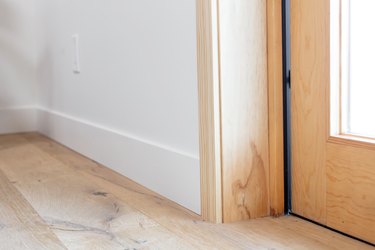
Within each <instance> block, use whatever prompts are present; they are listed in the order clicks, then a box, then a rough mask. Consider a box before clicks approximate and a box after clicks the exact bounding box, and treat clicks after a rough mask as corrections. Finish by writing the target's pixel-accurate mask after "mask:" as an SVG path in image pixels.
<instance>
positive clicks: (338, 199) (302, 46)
mask: <svg viewBox="0 0 375 250" xmlns="http://www.w3.org/2000/svg"><path fill="white" fill-rule="evenodd" d="M329 28H330V1H326V0H317V1H309V0H292V1H291V42H292V44H291V48H292V51H291V53H292V54H291V56H292V62H291V63H292V90H291V93H292V178H293V179H292V211H293V212H294V213H296V214H299V215H302V216H305V217H307V218H310V219H312V220H315V221H318V222H320V223H322V224H325V225H328V226H330V227H332V228H335V229H337V230H340V231H342V232H345V233H348V234H350V235H353V236H355V237H358V238H361V239H363V240H366V241H368V242H372V243H375V149H374V147H373V145H372V146H371V147H370V146H369V145H370V144H369V143H370V142H366V143H364V142H363V140H360V141H357V142H356V141H355V137H352V138H350V137H349V136H347V135H346V136H341V135H339V136H338V137H337V138H335V135H332V136H331V135H330V130H331V129H330V117H329V112H330V102H329V101H330V90H329V88H330V30H329Z"/></svg>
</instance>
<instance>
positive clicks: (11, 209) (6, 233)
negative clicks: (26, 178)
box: [0, 171, 66, 249]
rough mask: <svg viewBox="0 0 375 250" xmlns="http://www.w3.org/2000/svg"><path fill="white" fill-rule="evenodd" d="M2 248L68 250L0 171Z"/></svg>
mask: <svg viewBox="0 0 375 250" xmlns="http://www.w3.org/2000/svg"><path fill="white" fill-rule="evenodd" d="M0 242H1V243H0V248H1V249H66V248H65V246H64V245H63V244H62V243H61V241H60V240H59V239H58V238H57V237H56V235H55V234H54V233H53V231H52V230H51V229H50V228H49V227H48V226H47V225H46V223H45V222H44V221H43V220H42V219H41V218H40V217H39V215H38V214H37V213H36V211H35V210H34V209H33V208H32V207H31V206H30V204H29V203H28V202H27V201H26V199H25V198H24V197H23V196H22V195H21V194H20V193H19V192H18V191H17V189H16V188H15V187H14V186H13V184H12V183H11V182H10V181H9V180H8V178H7V177H6V176H5V175H4V173H3V172H2V171H0Z"/></svg>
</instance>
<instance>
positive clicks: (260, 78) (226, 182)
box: [219, 0, 270, 222]
mask: <svg viewBox="0 0 375 250" xmlns="http://www.w3.org/2000/svg"><path fill="white" fill-rule="evenodd" d="M219 30H220V35H219V37H220V62H221V67H220V72H221V116H222V169H223V170H222V175H223V177H222V178H223V182H222V185H223V217H224V222H232V221H238V220H245V219H250V218H258V217H262V216H267V215H269V214H270V211H269V210H270V207H269V152H268V98H267V96H268V93H267V89H268V88H267V19H266V1H263V0H254V1H248V0H238V1H232V0H221V1H219Z"/></svg>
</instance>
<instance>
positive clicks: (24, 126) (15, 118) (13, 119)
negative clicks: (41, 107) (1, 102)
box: [0, 107, 37, 134]
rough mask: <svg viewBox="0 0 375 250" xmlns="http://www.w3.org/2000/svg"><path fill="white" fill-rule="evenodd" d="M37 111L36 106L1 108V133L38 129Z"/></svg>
mask: <svg viewBox="0 0 375 250" xmlns="http://www.w3.org/2000/svg"><path fill="white" fill-rule="evenodd" d="M36 112H37V111H36V109H35V108H34V107H11V108H0V134H11V133H21V132H32V131H36V130H37V113H36Z"/></svg>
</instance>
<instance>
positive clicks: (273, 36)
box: [267, 0, 284, 216]
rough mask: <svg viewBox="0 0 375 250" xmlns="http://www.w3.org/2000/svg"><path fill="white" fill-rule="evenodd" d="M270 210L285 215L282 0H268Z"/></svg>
mask: <svg viewBox="0 0 375 250" xmlns="http://www.w3.org/2000/svg"><path fill="white" fill-rule="evenodd" d="M267 44H268V50H267V54H268V59H267V60H268V115H269V148H270V150H269V158H270V180H269V183H270V212H271V215H272V216H278V215H282V214H284V126H283V122H284V116H283V51H282V50H283V47H282V1H281V0H267Z"/></svg>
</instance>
